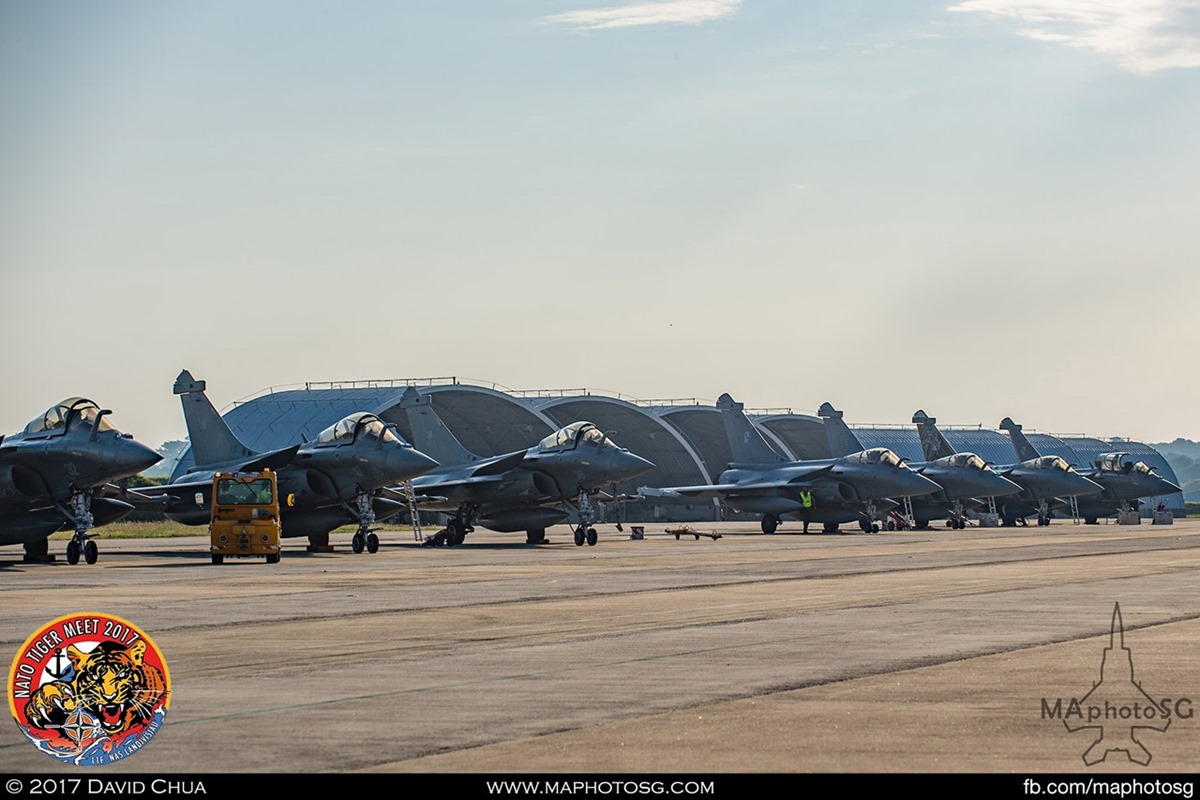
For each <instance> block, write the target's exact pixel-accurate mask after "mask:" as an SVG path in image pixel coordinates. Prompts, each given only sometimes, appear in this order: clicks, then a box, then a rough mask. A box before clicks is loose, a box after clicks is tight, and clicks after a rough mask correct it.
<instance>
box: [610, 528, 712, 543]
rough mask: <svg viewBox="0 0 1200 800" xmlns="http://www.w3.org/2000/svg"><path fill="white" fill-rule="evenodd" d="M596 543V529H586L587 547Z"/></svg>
mask: <svg viewBox="0 0 1200 800" xmlns="http://www.w3.org/2000/svg"><path fill="white" fill-rule="evenodd" d="M696 538H697V539H698V538H700V537H698V536H697V537H696ZM598 541H600V537H599V536H598V535H597V534H596V529H595V528H588V529H587V543H588V547H595V546H596V542H598Z"/></svg>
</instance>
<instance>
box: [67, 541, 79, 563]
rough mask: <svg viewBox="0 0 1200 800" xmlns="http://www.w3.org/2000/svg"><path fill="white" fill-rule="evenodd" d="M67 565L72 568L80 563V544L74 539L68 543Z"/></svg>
mask: <svg viewBox="0 0 1200 800" xmlns="http://www.w3.org/2000/svg"><path fill="white" fill-rule="evenodd" d="M67 563H68V564H70V565H71V566H74V565H76V564H78V563H79V542H77V541H75V540H74V539H72V540H71V541H69V542H67Z"/></svg>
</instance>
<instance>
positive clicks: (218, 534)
mask: <svg viewBox="0 0 1200 800" xmlns="http://www.w3.org/2000/svg"><path fill="white" fill-rule="evenodd" d="M212 496H213V501H212V518H211V519H210V521H209V525H208V533H209V536H210V537H211V540H212V544H211V547H210V548H209V549H210V550H211V551H212V561H213V563H214V564H220V563H222V562H223V561H224V560H225V556H237V557H238V558H241V557H242V556H266V558H267V563H268V564H278V563H279V553H280V551H281V550H282V547H281V546H280V544H279V536H280V528H279V484H278V482H277V481H276V479H275V473H274V472H271V471H270V470H263V471H262V472H218V473H217V474H216V475H214V476H213V488H212Z"/></svg>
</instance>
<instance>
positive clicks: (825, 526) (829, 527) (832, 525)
mask: <svg viewBox="0 0 1200 800" xmlns="http://www.w3.org/2000/svg"><path fill="white" fill-rule="evenodd" d="M821 530H823V531H825V533H837V532H838V524H837V523H836V522H823V523H821Z"/></svg>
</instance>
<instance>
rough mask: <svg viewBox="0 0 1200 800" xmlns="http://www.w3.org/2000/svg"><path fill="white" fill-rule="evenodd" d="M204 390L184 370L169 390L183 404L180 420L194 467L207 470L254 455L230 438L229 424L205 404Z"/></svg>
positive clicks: (199, 383) (232, 436) (211, 407)
mask: <svg viewBox="0 0 1200 800" xmlns="http://www.w3.org/2000/svg"><path fill="white" fill-rule="evenodd" d="M204 387H205V384H204V381H198V380H196V379H195V378H193V377H192V373H190V372H188V371H187V370H186V369H185V370H183V371H182V372H180V373H179V377H177V378H176V379H175V386H174V388H173V390H172V391H174V393H175V394H177V395H179V400H180V402H181V403H182V404H183V421H184V423H185V424H186V425H187V430H188V440H189V441H190V442H191V444H192V458H193V459H194V460H195V462H196V466H197V467H201V468H203V467H209V466H213V465H215V464H224V463H227V462H230V461H239V460H244V459H247V458H251V457H253V456H256V455H258V453H256V452H255V451H253V450H251V449H250V448H248V447H246V445H244V444H242V443H241V441H240V440H239V439H238V438H237V437H236V436H234V435H233V431H231V430H230V429H229V425H227V424H226V422H225V420H223V419H221V415H220V414H218V413H217V409H215V408H213V404H212V403H211V402H209V400H208V396H207V395H206V394H205V393H204Z"/></svg>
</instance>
